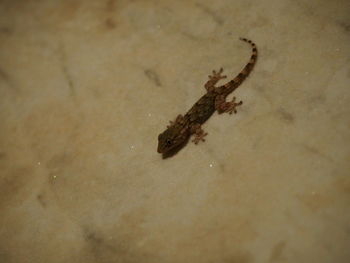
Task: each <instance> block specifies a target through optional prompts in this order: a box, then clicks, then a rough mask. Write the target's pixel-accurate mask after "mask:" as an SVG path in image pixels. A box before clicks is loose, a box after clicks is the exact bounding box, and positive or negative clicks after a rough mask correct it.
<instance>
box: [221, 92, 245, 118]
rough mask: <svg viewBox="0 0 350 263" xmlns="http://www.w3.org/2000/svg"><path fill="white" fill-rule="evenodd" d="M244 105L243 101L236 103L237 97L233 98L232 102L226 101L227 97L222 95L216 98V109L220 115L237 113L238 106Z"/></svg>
mask: <svg viewBox="0 0 350 263" xmlns="http://www.w3.org/2000/svg"><path fill="white" fill-rule="evenodd" d="M242 104H243V101H239V102H236V97H233V98H232V100H231V101H229V102H227V101H226V96H224V95H220V96H217V97H216V100H215V109H216V110H217V111H218V113H219V114H221V113H224V112H228V113H229V114H232V113H235V114H236V113H237V109H236V107H237V106H240V105H242Z"/></svg>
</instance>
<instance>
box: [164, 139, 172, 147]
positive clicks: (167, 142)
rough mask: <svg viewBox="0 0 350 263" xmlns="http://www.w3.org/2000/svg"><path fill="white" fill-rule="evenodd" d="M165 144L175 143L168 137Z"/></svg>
mask: <svg viewBox="0 0 350 263" xmlns="http://www.w3.org/2000/svg"><path fill="white" fill-rule="evenodd" d="M165 144H166V146H170V145H172V144H173V142H172V141H171V140H170V139H166V141H165Z"/></svg>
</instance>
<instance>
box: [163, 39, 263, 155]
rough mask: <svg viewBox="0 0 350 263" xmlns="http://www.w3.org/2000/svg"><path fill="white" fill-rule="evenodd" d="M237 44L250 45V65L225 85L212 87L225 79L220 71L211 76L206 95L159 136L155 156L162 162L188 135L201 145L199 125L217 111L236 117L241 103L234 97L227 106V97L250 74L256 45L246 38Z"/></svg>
mask: <svg viewBox="0 0 350 263" xmlns="http://www.w3.org/2000/svg"><path fill="white" fill-rule="evenodd" d="M240 40H242V41H244V42H247V43H249V44H250V45H251V46H252V55H251V57H250V61H249V62H248V63H247V64H246V66H245V67H244V68H243V70H242V71H241V72H240V73H239V74H238V75H237V76H236V77H235V78H234V79H232V80H231V81H229V82H227V83H226V84H225V85H222V86H219V87H216V86H215V84H216V83H217V82H218V81H219V80H220V79H224V78H226V76H223V75H221V73H222V72H223V69H222V68H221V69H220V70H219V71H218V72H216V71H215V70H213V74H212V75H209V76H208V77H209V80H208V81H207V83H206V84H205V85H204V87H205V89H206V90H207V93H206V94H204V95H203V96H202V97H201V98H200V99H199V100H198V101H197V102H196V103H195V104H194V105H193V106H192V108H191V109H190V110H189V111H188V112H187V113H186V114H185V116H183V115H178V116H177V117H176V119H175V121H170V125H168V126H167V129H166V130H165V131H164V132H162V133H161V134H159V136H158V152H159V153H161V154H163V158H166V157H169V156H172V155H173V154H175V153H176V152H177V151H178V150H180V149H181V148H182V147H183V146H184V145H185V144H186V143H187V142H188V140H189V138H190V137H191V135H193V134H194V135H195V137H194V139H193V140H192V141H193V142H194V143H195V144H198V142H200V141H205V139H204V137H205V136H206V135H207V133H206V132H204V131H203V129H202V127H201V125H202V124H203V123H204V122H205V121H206V120H208V119H209V117H210V116H211V115H212V114H213V113H214V112H215V111H218V113H219V114H221V113H224V112H228V113H230V114H232V113H237V110H236V107H237V106H239V105H242V103H243V102H242V101H239V102H236V98H235V97H233V99H232V101H230V102H227V101H226V97H227V96H228V95H229V94H230V93H231V92H233V91H234V90H235V89H236V88H237V87H238V86H239V85H240V84H241V83H242V82H243V80H244V79H245V78H246V77H247V76H248V75H249V73H250V72H251V71H252V69H253V67H254V65H255V63H256V60H257V56H258V50H257V48H256V45H255V44H254V43H253V42H252V41H251V40H248V39H246V38H240Z"/></svg>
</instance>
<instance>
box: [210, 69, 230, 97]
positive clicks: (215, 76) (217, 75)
mask: <svg viewBox="0 0 350 263" xmlns="http://www.w3.org/2000/svg"><path fill="white" fill-rule="evenodd" d="M223 71H224V69H223V68H220V70H219V71H218V72H216V71H215V70H213V75H209V76H208V78H209V80H208V81H207V83H205V85H204V87H205V89H206V90H207V91H208V92H210V91H213V90H214V89H215V84H216V83H218V81H219V80H220V79H225V78H226V77H227V76H225V75H221V73H222V72H223Z"/></svg>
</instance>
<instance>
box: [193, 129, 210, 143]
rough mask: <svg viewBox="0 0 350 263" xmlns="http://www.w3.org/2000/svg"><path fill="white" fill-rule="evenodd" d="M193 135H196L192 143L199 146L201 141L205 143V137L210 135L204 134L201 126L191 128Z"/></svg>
mask: <svg viewBox="0 0 350 263" xmlns="http://www.w3.org/2000/svg"><path fill="white" fill-rule="evenodd" d="M191 133H192V134H194V135H195V137H194V139H193V140H192V142H194V144H198V143H199V142H200V141H202V142H205V139H204V137H205V136H207V135H208V133H206V132H204V130H203V129H202V127H201V125H200V124H195V125H193V126H192V127H191Z"/></svg>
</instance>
